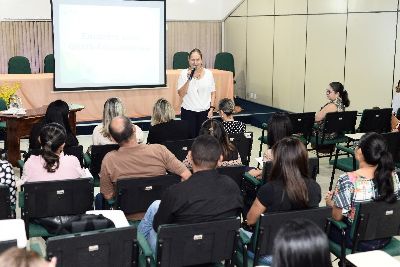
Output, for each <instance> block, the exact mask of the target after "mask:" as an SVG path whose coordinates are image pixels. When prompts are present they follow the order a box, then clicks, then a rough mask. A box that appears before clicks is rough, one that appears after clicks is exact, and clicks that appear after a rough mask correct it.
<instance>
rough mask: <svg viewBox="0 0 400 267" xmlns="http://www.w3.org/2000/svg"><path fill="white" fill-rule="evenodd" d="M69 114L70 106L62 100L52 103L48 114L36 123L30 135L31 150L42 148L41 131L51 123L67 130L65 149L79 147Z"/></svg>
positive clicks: (48, 108) (47, 111)
mask: <svg viewBox="0 0 400 267" xmlns="http://www.w3.org/2000/svg"><path fill="white" fill-rule="evenodd" d="M68 114H69V106H68V104H67V103H66V102H64V101H62V100H56V101H53V102H51V103H50V104H49V106H48V107H47V110H46V114H45V116H44V118H43V119H42V121H40V122H39V123H36V124H35V125H33V127H32V130H31V134H30V135H29V150H32V149H40V148H41V146H40V143H39V135H40V131H41V130H42V128H43V126H44V125H46V124H48V123H51V122H56V123H58V124H60V125H62V126H63V127H64V128H65V130H66V133H67V139H66V141H65V147H71V146H77V145H78V144H79V143H78V139H77V138H76V136H75V135H74V133H73V132H72V129H71V126H70V124H69V120H68Z"/></svg>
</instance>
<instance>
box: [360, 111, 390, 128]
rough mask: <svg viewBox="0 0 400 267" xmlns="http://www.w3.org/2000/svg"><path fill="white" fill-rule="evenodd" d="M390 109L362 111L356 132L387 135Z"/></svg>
mask: <svg viewBox="0 0 400 267" xmlns="http://www.w3.org/2000/svg"><path fill="white" fill-rule="evenodd" d="M391 119H392V109H391V108H383V109H364V111H363V113H362V115H361V121H360V125H359V126H358V130H357V131H358V132H360V133H368V132H376V133H387V132H390V131H391V128H392V127H391Z"/></svg>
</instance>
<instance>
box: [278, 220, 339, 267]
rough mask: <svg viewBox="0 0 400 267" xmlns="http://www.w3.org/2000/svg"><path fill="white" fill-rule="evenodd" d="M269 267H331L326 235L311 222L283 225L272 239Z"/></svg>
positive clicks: (302, 221) (294, 222) (300, 221)
mask: <svg viewBox="0 0 400 267" xmlns="http://www.w3.org/2000/svg"><path fill="white" fill-rule="evenodd" d="M273 251H274V252H273V261H272V266H271V267H332V262H331V255H330V252H329V242H328V237H327V236H326V234H325V233H324V232H323V231H322V230H321V229H320V228H319V227H318V226H317V225H315V224H314V223H313V222H311V221H308V220H293V221H289V222H287V223H285V224H284V225H283V226H282V227H281V228H280V229H279V231H278V233H277V235H276V236H275V239H274V250H273Z"/></svg>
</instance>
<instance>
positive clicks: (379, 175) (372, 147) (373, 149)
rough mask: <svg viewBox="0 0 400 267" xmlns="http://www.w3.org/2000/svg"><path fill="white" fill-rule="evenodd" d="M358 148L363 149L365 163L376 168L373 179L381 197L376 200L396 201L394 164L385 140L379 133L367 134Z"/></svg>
mask: <svg viewBox="0 0 400 267" xmlns="http://www.w3.org/2000/svg"><path fill="white" fill-rule="evenodd" d="M357 146H358V147H359V148H360V149H361V153H362V155H363V157H364V160H365V162H366V163H368V164H369V165H372V166H376V170H375V173H374V179H373V181H374V183H375V185H376V187H377V189H378V195H379V196H378V198H377V199H376V200H383V201H386V202H389V203H391V202H394V201H396V195H395V194H394V186H393V177H392V175H393V171H394V163H393V159H392V155H391V154H390V152H389V151H388V147H387V144H386V142H385V139H384V138H383V137H382V135H380V134H377V133H366V134H364V135H363V136H362V137H361V139H360V142H359V144H358V145H357Z"/></svg>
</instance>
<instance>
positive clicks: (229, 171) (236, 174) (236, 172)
mask: <svg viewBox="0 0 400 267" xmlns="http://www.w3.org/2000/svg"><path fill="white" fill-rule="evenodd" d="M246 168H247V167H246V166H244V165H240V166H231V167H219V168H217V171H218V172H219V173H220V174H224V175H226V176H229V177H230V178H232V179H233V180H234V181H235V182H236V183H237V185H238V186H239V188H242V180H243V178H242V177H243V174H244V172H245V171H246Z"/></svg>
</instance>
